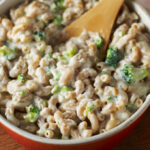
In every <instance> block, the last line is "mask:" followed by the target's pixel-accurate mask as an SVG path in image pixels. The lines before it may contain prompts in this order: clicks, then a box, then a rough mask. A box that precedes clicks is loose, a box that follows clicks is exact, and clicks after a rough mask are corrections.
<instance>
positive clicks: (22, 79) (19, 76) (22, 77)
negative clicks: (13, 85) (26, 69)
mask: <svg viewBox="0 0 150 150" xmlns="http://www.w3.org/2000/svg"><path fill="white" fill-rule="evenodd" d="M17 79H18V80H20V81H21V82H25V81H26V78H25V77H24V76H23V75H18V77H17Z"/></svg>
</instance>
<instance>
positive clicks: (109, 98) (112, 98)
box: [107, 96, 118, 101]
mask: <svg viewBox="0 0 150 150" xmlns="http://www.w3.org/2000/svg"><path fill="white" fill-rule="evenodd" d="M107 99H108V100H109V101H116V100H117V99H118V98H117V96H108V98H107Z"/></svg>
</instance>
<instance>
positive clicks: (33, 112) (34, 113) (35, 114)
mask: <svg viewBox="0 0 150 150" xmlns="http://www.w3.org/2000/svg"><path fill="white" fill-rule="evenodd" d="M39 114H40V110H39V109H38V108H37V107H31V108H30V110H29V111H28V113H27V114H26V115H25V116H24V119H26V120H27V121H29V122H31V123H34V122H36V121H37V120H38V118H39Z"/></svg>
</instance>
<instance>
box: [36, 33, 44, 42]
mask: <svg viewBox="0 0 150 150" xmlns="http://www.w3.org/2000/svg"><path fill="white" fill-rule="evenodd" d="M34 39H35V41H37V42H39V41H45V40H46V35H45V32H42V31H39V32H34Z"/></svg>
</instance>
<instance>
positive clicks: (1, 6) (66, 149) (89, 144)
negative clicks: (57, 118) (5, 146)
mask: <svg viewBox="0 0 150 150" xmlns="http://www.w3.org/2000/svg"><path fill="white" fill-rule="evenodd" d="M21 1H23V0H13V1H12V0H1V2H0V14H3V13H4V12H5V11H6V10H7V9H9V8H10V7H12V6H15V5H17V4H18V3H20V2H21ZM126 3H127V4H128V6H129V7H130V8H131V9H133V10H134V11H136V12H137V13H138V15H139V16H140V17H141V21H142V22H143V23H144V24H145V25H146V27H147V29H148V31H150V14H149V13H148V12H147V11H146V10H145V9H144V8H143V7H142V6H140V5H139V4H137V3H136V2H134V1H130V0H126ZM149 106H150V94H149V95H148V96H147V98H146V100H145V102H144V104H143V105H142V106H141V107H140V108H139V109H138V110H137V111H136V112H135V113H134V114H133V115H132V116H131V117H130V118H129V119H128V120H126V121H125V122H123V123H122V124H120V125H118V126H117V127H115V128H113V129H112V130H110V131H109V132H106V133H103V134H100V135H96V136H93V137H90V138H87V139H76V140H57V139H46V138H43V137H39V136H37V135H33V134H31V133H29V132H26V131H24V130H21V129H19V128H17V127H16V126H14V125H13V124H11V123H10V122H8V121H7V120H6V119H5V118H4V117H3V116H2V115H0V124H1V125H2V126H3V127H4V129H5V130H6V131H7V132H8V134H10V135H11V136H12V138H13V139H14V140H16V141H17V142H18V143H19V144H21V145H22V146H24V147H25V148H27V149H28V150H70V149H78V150H83V149H86V150H96V149H102V150H104V149H105V150H108V149H112V148H113V147H114V146H116V145H118V144H119V143H120V142H121V141H123V140H124V139H125V138H126V137H127V136H128V135H129V134H130V133H131V132H132V131H133V129H134V128H135V127H136V125H137V124H138V123H139V121H140V119H141V117H142V115H143V114H144V112H145V111H146V110H147V109H148V108H149Z"/></svg>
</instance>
